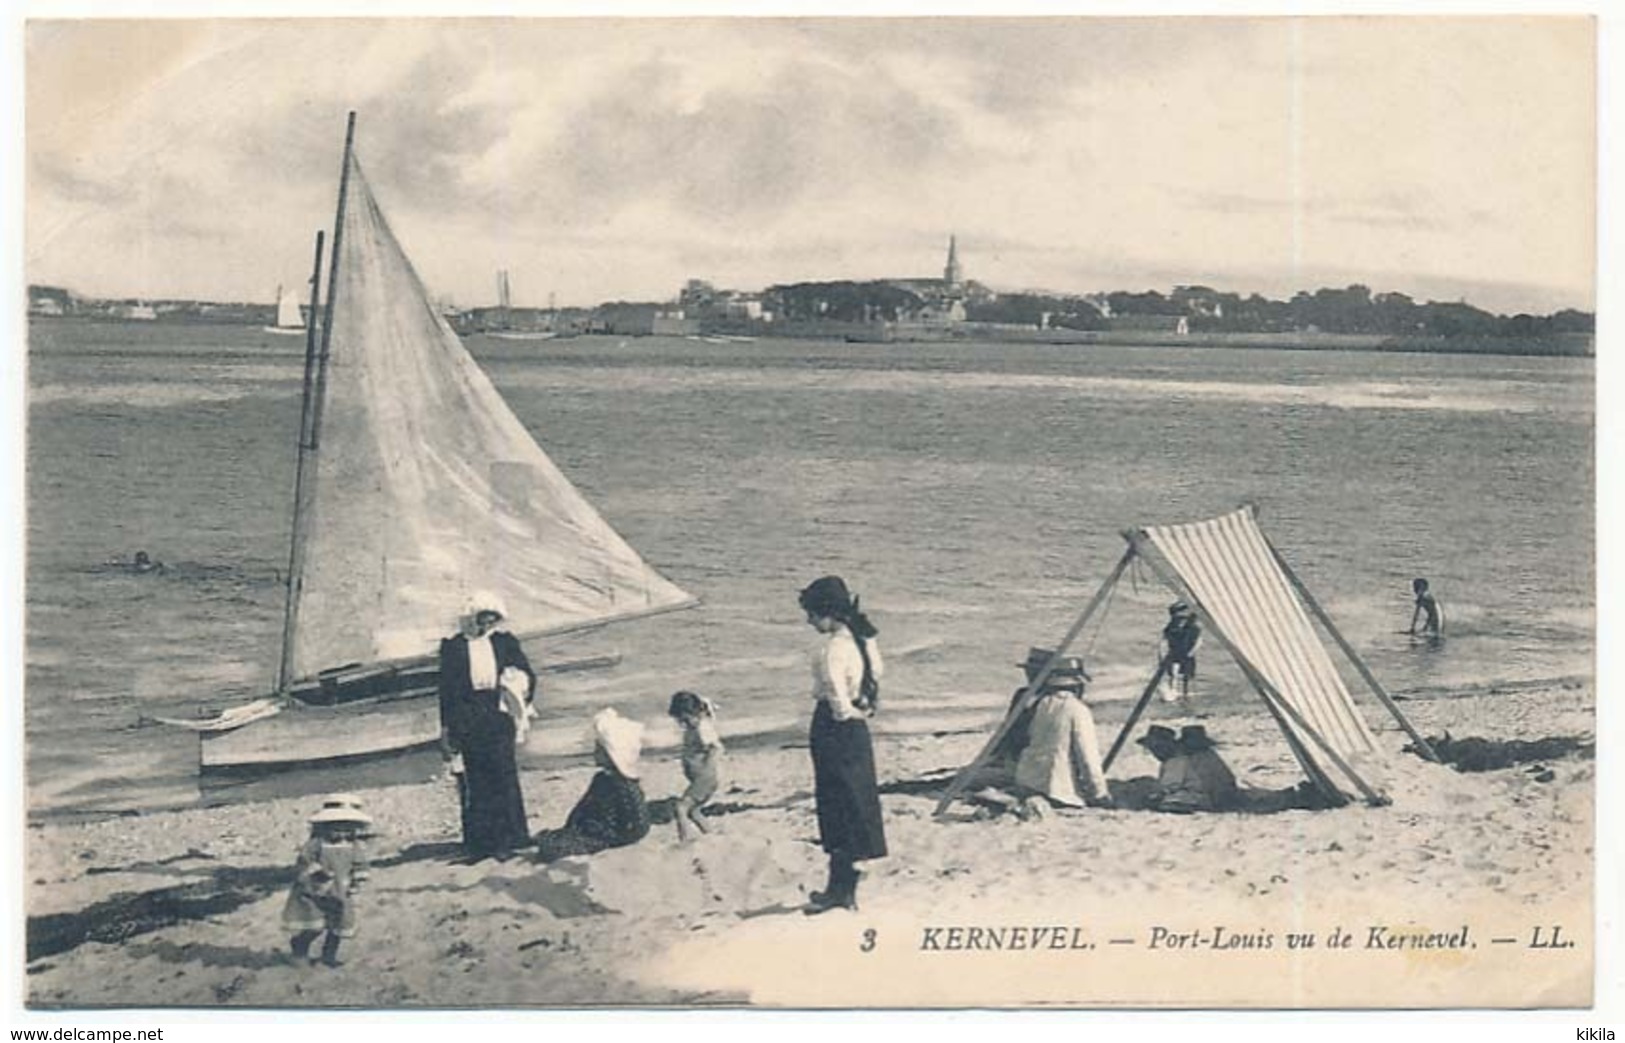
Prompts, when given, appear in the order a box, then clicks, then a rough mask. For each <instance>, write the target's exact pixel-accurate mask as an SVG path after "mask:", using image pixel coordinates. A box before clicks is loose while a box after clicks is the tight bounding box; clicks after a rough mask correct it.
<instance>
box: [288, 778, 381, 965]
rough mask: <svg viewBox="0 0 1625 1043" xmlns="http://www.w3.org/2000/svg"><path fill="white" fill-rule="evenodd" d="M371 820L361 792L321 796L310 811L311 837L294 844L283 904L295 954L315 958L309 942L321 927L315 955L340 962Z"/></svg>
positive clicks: (350, 934)
mask: <svg viewBox="0 0 1625 1043" xmlns="http://www.w3.org/2000/svg"><path fill="white" fill-rule="evenodd" d="M371 825H372V817H371V816H370V815H368V814H367V813H366V812H365V811H363V810H361V800H360V798H358V797H355V796H353V795H351V794H347V793H337V794H334V795H332V796H330V797H328V798H326V799H325V800H324V801H323V802H322V807H321V809H320V810H319V811H317V812H316V813H315V814H314V815H312V816H310V838H309V839H308V840H306V841H305V843H304V844H303V846H301V847H300V848H299V857H298V861H297V862H296V863H295V867H294V880H293V886H292V887H291V888H290V889H289V891H288V900H287V902H286V903H285V904H284V905H283V907H282V925H283V927H285V928H286V929H287V930H288V931H290V932H291V933H292V938H291V940H290V946H291V948H292V950H293V955H294V957H295V959H298V960H302V961H310V962H313V963H314V962H315V959H314V958H313V957H312V956H311V954H310V947H311V945H312V944H313V943H314V942H315V941H316V938H317V937H318V936H319V935H321V934H322V933H323V932H324V931H325V932H326V934H327V937H326V939H325V940H324V941H323V942H322V953H321V957H320V960H321V962H322V963H323V964H325V965H327V966H329V967H337V966H340V963H341V961H340V960H339V943H340V942H341V941H342V940H343V939H345V938H354V937H355V934H356V903H355V893H356V891H358V890H359V889H360V887H361V885H362V884H363V882H364V881H365V880H366V878H367V849H366V844H365V835H366V833H367V831H368V828H369V827H370V826H371Z"/></svg>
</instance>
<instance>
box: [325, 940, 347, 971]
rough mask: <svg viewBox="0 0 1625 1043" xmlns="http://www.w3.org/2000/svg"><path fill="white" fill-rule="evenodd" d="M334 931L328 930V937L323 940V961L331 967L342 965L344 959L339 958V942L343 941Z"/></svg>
mask: <svg viewBox="0 0 1625 1043" xmlns="http://www.w3.org/2000/svg"><path fill="white" fill-rule="evenodd" d="M342 940H343V939H341V938H340V937H339V936H338V935H337V934H334V933H333V932H332V931H329V932H327V938H326V939H325V940H324V941H323V942H322V963H323V964H325V965H327V966H329V967H342V966H344V961H343V960H341V959H339V942H340V941H342Z"/></svg>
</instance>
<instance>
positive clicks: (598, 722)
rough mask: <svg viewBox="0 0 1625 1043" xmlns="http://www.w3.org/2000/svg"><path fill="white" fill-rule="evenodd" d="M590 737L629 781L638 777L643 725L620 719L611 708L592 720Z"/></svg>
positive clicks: (600, 712) (623, 718) (599, 713)
mask: <svg viewBox="0 0 1625 1043" xmlns="http://www.w3.org/2000/svg"><path fill="white" fill-rule="evenodd" d="M592 737H593V741H594V742H595V743H597V744H598V747H599V748H600V749H602V750H603V751H604V753H605V755H606V756H608V757H609V759H610V761H611V762H612V763H613V764H614V765H615V770H616V771H619V772H620V773H621V774H622V775H625V776H626V777H627V778H629V779H635V778H637V777H638V756H639V755H640V754H641V753H642V752H643V725H642V724H640V723H638V722H637V721H633V720H629V719H627V718H625V717H622V716H621V715H620V714H619V713H617V712H616V710H615V708H614V707H613V706H611V707H609V708H607V709H603V710H599V711H598V713H597V714H596V715H595V716H594V717H593V719H592Z"/></svg>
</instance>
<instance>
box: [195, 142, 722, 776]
mask: <svg viewBox="0 0 1625 1043" xmlns="http://www.w3.org/2000/svg"><path fill="white" fill-rule="evenodd" d="M354 145H355V115H354V113H352V114H351V115H350V118H349V124H348V127H347V130H346V133H345V142H344V162H343V167H342V171H341V174H340V178H339V194H338V216H337V218H336V220H335V222H334V229H333V241H332V250H331V259H330V265H329V271H328V290H327V300H326V302H325V305H322V304H321V303H320V302H319V301H318V299H317V298H318V296H319V292H320V287H321V267H322V234H321V233H318V234H317V238H316V257H315V261H314V263H313V267H314V269H315V274H314V275H313V277H312V279H311V287H312V291H311V296H312V299H311V308H310V314H311V316H312V319H313V321H312V322H311V324H310V327H311V328H310V329H309V330H308V332H307V339H306V350H305V381H304V389H305V390H304V408H303V412H302V417H301V423H300V436H299V440H298V467H297V471H296V475H297V476H296V479H295V488H294V497H293V498H294V523H293V536H292V540H291V546H290V550H289V569H288V574H289V581H288V590H287V600H286V604H285V609H284V620H283V639H282V655H281V660H280V663H279V666H278V671H277V680H276V687H275V690H274V692H273V693H272V694H271V695H269V696H268V697H266V698H263V699H258V700H255V701H253V702H250V703H246V704H243V705H239V706H234V707H231V708H230V709H227V710H224V711H221V712H219V713H217V714H215V715H214V716H212V717H206V718H201V719H197V720H175V719H170V720H168V721H167V722H166V723H170V724H181V725H184V726H186V727H189V728H191V729H193V730H194V731H196V732H197V733H198V735H199V739H200V751H199V760H200V765H201V768H202V770H203V771H205V772H211V771H233V770H274V769H281V768H287V767H293V766H299V765H319V764H330V763H334V762H342V761H347V760H351V759H355V758H362V757H369V756H375V755H378V754H384V753H392V752H395V751H403V750H409V749H413V748H417V747H424V746H428V745H431V744H433V743H435V742H436V741H438V738H439V734H440V723H439V702H438V699H437V698H436V695H437V683H438V670H439V668H438V663H437V661H436V655H437V652H438V643H439V639H440V638H442V637H444V636H447V635H449V634H451V633H453V632H454V631H455V630H456V628H457V624H458V616H459V613H460V612H462V611H463V608H464V605H465V604H466V602H467V600H468V598H469V597H470V596H471V595H472V594H473V592H474V591H481V592H489V593H492V594H495V595H497V596H498V597H500V598H501V599H502V600H503V601H504V602H505V604H506V607H507V609H508V621H509V627H510V629H511V630H512V631H513V632H514V633H515V635H516V636H518V637H519V638H521V639H526V638H537V637H548V636H551V635H558V634H563V633H569V632H574V631H581V630H587V629H596V628H598V627H601V626H603V625H605V624H607V623H612V622H615V621H618V620H627V619H633V618H638V617H644V616H649V615H652V614H655V613H661V612H669V611H673V610H676V609H681V608H687V607H690V606H692V605H694V604H696V603H697V602H696V599H694V598H693V597H692V596H690V595H689V594H688V593H686V592H685V591H683V590H682V589H681V588H680V587H678V586H677V585H676V584H674V583H672V582H671V581H670V580H668V579H666V578H665V577H664V576H662V575H661V574H660V573H658V572H657V571H655V569H654V568H653V567H651V566H650V565H649V564H648V563H646V562H645V561H644V560H643V559H642V558H641V557H639V555H638V553H637V552H636V551H635V550H633V549H632V547H631V546H630V545H628V544H627V543H626V541H625V540H623V539H622V538H621V536H620V535H619V534H618V533H616V532H615V530H614V529H612V528H611V527H610V526H609V524H608V523H607V522H605V521H604V519H603V518H602V517H601V516H600V515H599V514H598V512H597V511H596V510H595V509H594V508H593V506H592V505H591V504H590V503H588V502H587V500H586V498H585V497H583V496H582V495H581V493H580V492H579V491H577V490H576V488H575V487H574V486H573V485H571V484H570V481H569V479H567V478H566V477H565V476H564V474H563V473H562V472H561V471H560V470H559V469H558V467H557V466H556V465H555V464H554V463H553V461H552V460H551V459H549V458H548V456H547V454H546V453H545V452H544V451H543V450H542V448H541V447H540V446H539V445H537V443H536V441H535V440H534V439H533V438H532V437H531V435H530V432H529V431H527V430H526V429H525V426H524V425H523V424H522V423H521V422H520V421H519V418H518V417H516V416H515V415H514V413H513V411H512V410H511V409H509V408H508V405H507V403H506V402H504V401H503V399H502V396H501V394H500V393H499V392H498V391H497V390H496V387H495V386H494V385H493V384H492V383H491V381H490V379H489V378H488V377H487V376H486V374H485V373H484V371H483V370H481V368H480V367H479V365H478V364H477V363H476V362H475V361H474V358H473V356H471V355H470V354H469V353H468V350H467V349H466V348H465V347H464V346H463V344H462V342H461V341H460V340H459V339H458V338H457V335H456V334H455V333H454V332H453V331H452V329H451V327H450V326H449V325H448V324H447V322H446V320H445V318H444V317H443V316H442V315H441V314H440V311H439V309H437V308H436V307H434V305H433V304H432V303H431V300H430V297H429V295H428V293H427V292H426V290H425V288H424V286H423V283H422V281H421V280H420V279H419V277H418V274H417V272H416V271H415V270H414V269H413V267H412V264H411V262H410V261H409V260H408V259H407V257H406V254H405V253H404V251H403V250H402V248H401V245H400V243H399V242H398V241H397V240H396V238H395V235H394V233H393V232H391V231H390V228H389V224H388V222H387V221H386V220H385V218H384V213H383V210H382V209H381V208H380V207H379V205H378V201H377V199H376V198H374V196H373V193H372V189H371V187H370V186H369V185H368V183H367V179H366V176H365V175H364V174H363V173H362V169H361V165H360V163H359V162H358V160H357V158H356V155H355V148H354ZM318 315H320V316H321V322H320V323H317V322H316V321H314V319H315V318H316V317H317V316H318ZM318 326H319V327H320V329H319V331H318V329H317V327H318ZM318 332H319V336H318ZM566 666H568V664H566ZM541 669H542V670H544V671H546V670H547V666H546V665H545V664H544V665H543V666H542V668H541Z"/></svg>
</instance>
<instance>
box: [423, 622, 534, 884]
mask: <svg viewBox="0 0 1625 1043" xmlns="http://www.w3.org/2000/svg"><path fill="white" fill-rule="evenodd" d="M475 601H476V604H473V605H471V606H470V608H469V612H468V615H467V616H466V617H465V619H464V623H463V631H462V633H460V634H458V635H457V636H455V637H448V638H446V639H445V640H444V641H442V642H440V745H441V752H442V754H443V755H444V756H446V757H448V758H450V757H453V756H455V755H459V754H460V755H461V756H462V758H463V852H464V853H465V854H466V855H467V856H468V857H469V858H472V859H481V858H486V857H491V856H496V857H499V858H501V857H506V856H507V855H509V854H511V853H512V852H513V851H515V850H516V849H518V848H522V847H526V846H528V845H529V843H530V827H529V825H528V823H527V822H526V820H525V797H524V793H523V792H522V790H521V789H520V786H519V766H518V764H517V763H516V762H515V760H514V736H515V734H516V730H517V722H516V721H515V719H514V718H513V716H511V715H510V714H509V713H507V712H504V710H503V709H502V695H501V693H500V692H499V691H498V686H499V685H500V684H501V683H502V682H501V680H500V678H501V677H502V674H503V672H504V671H506V670H509V669H512V670H516V671H519V673H520V674H521V675H522V678H523V679H524V680H526V681H528V689H529V691H528V692H527V693H526V699H525V701H526V702H527V703H528V702H529V701H530V700H531V698H533V697H534V693H535V686H536V674H535V672H534V671H533V670H531V668H530V662H529V661H528V660H527V659H526V658H525V653H524V650H523V649H521V648H520V646H519V639H518V638H516V637H514V636H513V635H512V634H510V633H507V632H506V631H502V630H497V629H496V627H497V624H498V623H501V622H502V619H503V617H504V615H505V613H504V611H503V609H502V605H501V603H500V602H498V601H497V600H496V598H495V597H493V596H491V595H482V596H480V597H477V598H476V599H475Z"/></svg>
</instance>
